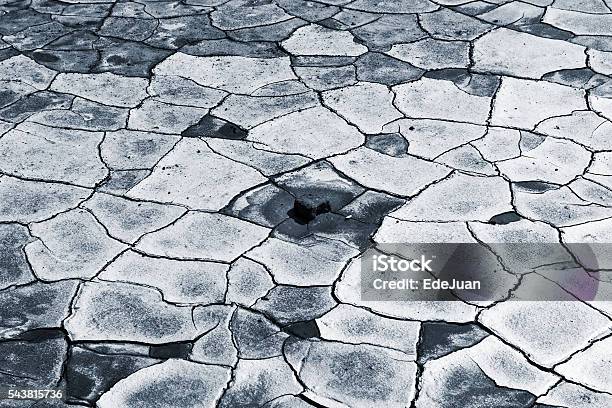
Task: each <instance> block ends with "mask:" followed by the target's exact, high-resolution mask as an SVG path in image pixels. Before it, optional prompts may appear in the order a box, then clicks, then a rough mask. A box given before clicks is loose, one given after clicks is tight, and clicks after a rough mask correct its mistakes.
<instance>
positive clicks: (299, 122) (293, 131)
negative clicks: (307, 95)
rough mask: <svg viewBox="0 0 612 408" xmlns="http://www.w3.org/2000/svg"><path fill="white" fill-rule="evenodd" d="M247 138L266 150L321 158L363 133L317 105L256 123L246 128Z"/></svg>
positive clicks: (344, 147)
mask: <svg viewBox="0 0 612 408" xmlns="http://www.w3.org/2000/svg"><path fill="white" fill-rule="evenodd" d="M248 140H251V141H254V142H258V143H261V144H263V145H264V146H266V147H265V149H266V150H271V151H274V152H279V153H298V154H301V155H303V156H306V157H310V158H312V159H320V158H322V157H326V156H329V155H332V154H336V153H342V152H345V151H347V150H350V149H352V148H354V147H357V146H359V145H360V144H361V143H363V141H364V137H363V135H362V134H361V133H359V131H357V129H355V128H354V127H352V126H350V125H348V124H347V123H346V122H345V121H344V120H342V119H341V118H340V117H339V116H338V115H336V114H334V113H333V112H330V111H329V110H327V109H325V108H321V107H316V108H311V109H306V110H304V111H301V112H295V113H291V114H289V115H286V116H283V117H280V118H278V119H274V120H272V121H270V122H266V123H264V124H262V125H259V126H257V127H255V128H253V129H252V130H251V131H250V132H249V136H248Z"/></svg>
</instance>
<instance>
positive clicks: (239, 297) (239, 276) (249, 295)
mask: <svg viewBox="0 0 612 408" xmlns="http://www.w3.org/2000/svg"><path fill="white" fill-rule="evenodd" d="M227 278H228V286H227V295H226V299H227V301H228V302H231V303H237V304H241V305H244V306H252V305H253V304H254V303H255V302H256V301H257V299H259V298H261V297H263V296H264V295H265V294H266V293H268V291H269V290H270V289H272V288H273V287H274V283H273V281H272V278H271V277H270V274H269V273H268V272H267V270H266V269H265V268H264V267H263V265H261V264H258V263H257V262H254V261H252V260H249V259H246V258H240V259H238V260H237V261H236V262H234V263H233V264H232V266H231V268H230V270H229V271H228V273H227Z"/></svg>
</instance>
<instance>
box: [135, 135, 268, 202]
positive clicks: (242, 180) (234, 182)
mask: <svg viewBox="0 0 612 408" xmlns="http://www.w3.org/2000/svg"><path fill="white" fill-rule="evenodd" d="M265 181H266V179H265V178H264V177H263V176H262V175H261V174H260V173H258V172H257V171H256V170H254V169H253V168H251V167H248V166H246V165H244V164H241V163H238V162H235V161H233V160H230V159H227V158H225V157H223V156H221V155H219V154H216V153H214V152H213V151H212V150H211V149H210V148H209V147H208V145H207V144H206V143H205V142H204V141H201V140H193V139H183V140H182V141H180V142H179V143H177V145H176V146H175V147H174V149H173V150H172V152H170V153H169V154H168V155H166V156H165V157H164V158H163V159H162V160H161V161H160V162H159V163H157V165H156V166H155V168H154V169H153V173H151V175H150V176H149V177H147V178H146V179H144V180H143V181H141V182H140V183H138V184H137V185H136V186H135V187H134V188H132V189H131V190H130V191H129V193H128V195H129V196H131V197H134V198H140V199H145V200H147V199H149V200H152V201H163V202H171V203H177V204H183V205H187V206H189V207H191V208H197V209H203V210H219V209H221V208H223V207H224V206H225V205H226V204H228V203H229V201H230V200H231V199H232V198H233V197H234V196H235V195H237V194H238V193H240V192H242V191H244V190H247V189H248V188H250V187H253V186H255V185H257V184H260V183H263V182H265Z"/></svg>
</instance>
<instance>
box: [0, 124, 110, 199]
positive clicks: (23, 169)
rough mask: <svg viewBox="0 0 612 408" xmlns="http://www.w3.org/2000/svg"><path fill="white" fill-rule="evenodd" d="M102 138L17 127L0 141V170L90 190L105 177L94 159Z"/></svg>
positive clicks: (27, 126) (106, 171)
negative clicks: (80, 186)
mask: <svg viewBox="0 0 612 408" xmlns="http://www.w3.org/2000/svg"><path fill="white" fill-rule="evenodd" d="M102 138H103V134H102V133H100V132H85V131H81V130H64V129H55V128H51V127H47V126H42V125H37V124H34V123H25V124H20V125H18V126H17V127H16V128H15V129H13V130H10V131H9V132H8V133H6V134H5V135H4V136H3V137H2V139H0V170H2V171H3V172H5V173H9V174H12V175H16V176H20V177H26V178H34V179H43V180H51V181H63V182H68V183H72V184H78V185H82V186H86V187H93V186H94V185H95V184H96V183H98V182H99V181H101V180H102V179H104V177H105V176H106V175H107V173H108V170H107V168H106V167H105V166H104V164H103V163H102V162H101V161H100V158H99V156H98V150H97V146H98V144H99V143H100V142H101V141H102Z"/></svg>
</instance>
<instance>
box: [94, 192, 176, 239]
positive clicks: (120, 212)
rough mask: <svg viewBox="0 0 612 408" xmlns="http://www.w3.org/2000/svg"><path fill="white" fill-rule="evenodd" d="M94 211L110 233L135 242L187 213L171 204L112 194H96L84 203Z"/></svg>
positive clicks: (117, 237)
mask: <svg viewBox="0 0 612 408" xmlns="http://www.w3.org/2000/svg"><path fill="white" fill-rule="evenodd" d="M83 207H85V208H88V209H89V210H91V211H92V212H93V214H94V215H95V217H96V218H97V219H98V221H99V222H100V223H101V224H102V225H104V226H105V227H106V229H107V230H108V231H109V234H110V235H111V236H113V237H115V238H116V239H119V240H120V241H123V242H130V243H134V242H136V240H138V238H140V237H141V236H143V235H144V234H146V233H149V232H152V231H155V230H158V229H160V228H162V227H165V226H166V225H168V224H170V223H171V222H173V221H175V220H176V219H177V218H179V217H180V216H181V215H183V214H184V213H185V212H186V211H187V210H185V209H184V208H181V207H175V206H171V205H162V204H156V203H148V202H138V201H131V200H127V199H124V198H120V197H116V196H113V195H109V194H99V193H98V194H95V195H94V196H93V197H92V198H91V199H89V200H87V202H85V203H84V204H83Z"/></svg>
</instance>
